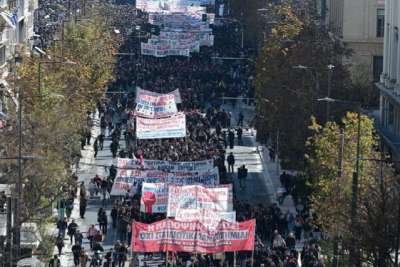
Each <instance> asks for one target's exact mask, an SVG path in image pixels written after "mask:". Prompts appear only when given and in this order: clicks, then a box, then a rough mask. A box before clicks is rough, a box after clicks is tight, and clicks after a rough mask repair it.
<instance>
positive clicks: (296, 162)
mask: <svg viewBox="0 0 400 267" xmlns="http://www.w3.org/2000/svg"><path fill="white" fill-rule="evenodd" d="M271 8H272V9H273V11H272V12H271V13H273V14H275V18H276V22H275V25H274V26H273V28H272V30H271V33H270V36H269V37H268V38H267V40H266V42H265V43H264V46H263V48H262V50H261V51H260V53H259V56H258V59H257V65H256V79H255V81H254V86H255V91H256V99H257V101H258V105H257V106H258V107H257V115H258V122H257V125H256V127H257V130H258V137H259V140H260V141H264V142H266V141H267V139H268V136H271V137H273V138H272V140H275V136H273V135H275V133H276V132H277V129H279V133H280V147H279V155H280V157H281V159H282V163H283V165H284V167H287V168H293V169H302V168H303V167H304V153H305V147H304V144H305V141H306V139H307V137H308V136H309V134H310V132H309V130H308V124H309V121H310V118H311V115H315V116H316V117H317V118H319V119H320V118H322V117H323V116H324V115H325V114H326V113H325V106H321V105H317V104H316V102H315V100H316V99H317V98H319V97H325V96H326V95H327V87H328V76H329V70H328V67H327V66H328V65H330V64H333V65H335V69H334V72H333V74H332V79H331V81H332V83H331V88H332V90H331V91H332V93H331V96H332V97H338V98H341V99H346V96H347V95H348V93H349V91H350V89H351V87H350V79H349V74H348V72H347V70H346V69H345V68H344V67H343V66H342V65H341V62H340V59H341V58H342V57H344V56H346V55H348V54H349V51H348V50H347V49H346V48H345V47H344V46H343V44H342V43H341V41H340V40H337V39H335V38H333V37H332V36H331V35H330V34H329V33H328V32H327V31H326V30H325V29H324V28H322V27H321V26H319V24H318V23H316V22H315V20H314V18H315V17H313V16H311V17H310V16H303V15H299V14H296V12H295V10H293V8H292V7H291V6H290V5H289V4H283V5H279V6H272V7H271ZM298 65H303V66H307V67H308V69H295V68H294V67H295V66H298ZM332 114H333V115H334V114H335V112H332ZM293 129H296V130H295V131H294V130H293Z"/></svg>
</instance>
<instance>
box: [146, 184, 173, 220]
mask: <svg viewBox="0 0 400 267" xmlns="http://www.w3.org/2000/svg"><path fill="white" fill-rule="evenodd" d="M167 203H168V184H166V183H143V184H142V197H141V199H140V211H141V212H146V213H149V214H152V213H166V212H167Z"/></svg>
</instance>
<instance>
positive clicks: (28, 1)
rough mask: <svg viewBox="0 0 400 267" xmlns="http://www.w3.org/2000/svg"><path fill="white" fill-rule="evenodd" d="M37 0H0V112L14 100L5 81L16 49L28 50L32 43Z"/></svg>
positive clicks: (5, 111) (3, 111)
mask: <svg viewBox="0 0 400 267" xmlns="http://www.w3.org/2000/svg"><path fill="white" fill-rule="evenodd" d="M37 3H38V1H37V0H0V112H1V113H0V114H6V113H7V107H8V103H9V102H10V100H11V102H15V97H13V96H14V95H13V92H12V90H11V89H10V88H9V85H8V83H7V81H6V80H7V77H8V75H9V73H10V67H11V64H9V63H10V62H13V58H14V55H15V53H16V50H20V49H21V48H24V49H25V50H26V51H29V50H30V49H31V48H32V44H33V42H32V41H33V36H34V31H33V22H34V12H35V10H36V9H37ZM0 119H1V118H0Z"/></svg>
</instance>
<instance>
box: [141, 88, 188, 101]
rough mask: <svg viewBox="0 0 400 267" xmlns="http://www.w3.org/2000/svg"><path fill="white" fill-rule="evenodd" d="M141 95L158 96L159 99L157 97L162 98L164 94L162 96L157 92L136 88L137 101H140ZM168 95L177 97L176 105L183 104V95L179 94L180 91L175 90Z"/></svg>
mask: <svg viewBox="0 0 400 267" xmlns="http://www.w3.org/2000/svg"><path fill="white" fill-rule="evenodd" d="M140 95H149V96H156V97H157V96H162V95H164V94H160V93H156V92H152V91H148V90H144V89H141V88H139V87H136V98H135V101H137V99H139V96H140ZM166 95H174V96H175V103H177V104H180V103H182V97H181V93H180V92H179V89H175V90H174V91H171V92H169V93H167V94H166ZM136 103H137V102H136Z"/></svg>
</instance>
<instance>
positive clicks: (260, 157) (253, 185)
mask: <svg viewBox="0 0 400 267" xmlns="http://www.w3.org/2000/svg"><path fill="white" fill-rule="evenodd" d="M222 108H224V109H225V110H226V111H228V112H231V116H232V117H231V124H232V128H234V126H235V125H236V124H237V121H238V117H239V112H240V111H241V112H242V113H243V115H244V129H243V137H242V139H243V144H244V145H242V146H236V144H237V143H236V140H237V139H236V134H235V147H234V149H233V150H230V149H229V147H228V149H227V155H228V154H229V153H230V152H233V154H234V156H235V159H237V163H235V174H234V178H235V179H234V180H235V188H237V185H236V184H237V182H236V181H237V179H236V177H237V169H236V168H237V167H239V166H240V164H245V165H246V166H247V168H248V170H249V171H248V172H249V174H251V173H258V175H259V176H261V177H260V178H258V179H255V178H254V175H249V177H248V179H247V180H246V189H245V191H247V193H248V194H249V196H248V198H249V199H250V200H251V199H256V200H257V199H258V197H259V192H260V191H262V190H265V192H264V194H263V196H264V202H263V203H265V197H267V198H268V201H269V203H270V204H272V203H277V197H276V196H277V195H276V192H277V191H278V189H279V188H280V187H282V185H281V182H280V174H278V173H277V163H276V162H273V161H271V160H270V158H269V151H268V148H267V147H265V146H263V145H261V144H259V143H258V142H257V141H256V135H257V131H256V130H255V129H248V130H246V127H248V122H249V121H250V120H251V119H252V118H253V117H254V115H255V110H254V106H248V105H247V104H245V103H243V102H241V101H239V102H238V103H236V105H235V106H234V107H232V105H230V104H225V105H223V106H222ZM254 152H256V153H257V156H255V155H252V157H251V158H248V159H245V158H244V156H243V153H254ZM279 170H280V172H282V168H281V166H279ZM239 192H240V191H239ZM255 202H257V201H255ZM253 203H254V202H253ZM279 206H280V208H281V209H282V211H283V212H286V211H289V212H291V213H294V214H295V213H296V209H295V205H294V202H293V199H292V197H291V196H287V197H286V198H285V200H284V202H283V203H282V205H279Z"/></svg>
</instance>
